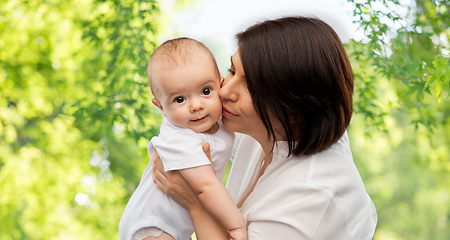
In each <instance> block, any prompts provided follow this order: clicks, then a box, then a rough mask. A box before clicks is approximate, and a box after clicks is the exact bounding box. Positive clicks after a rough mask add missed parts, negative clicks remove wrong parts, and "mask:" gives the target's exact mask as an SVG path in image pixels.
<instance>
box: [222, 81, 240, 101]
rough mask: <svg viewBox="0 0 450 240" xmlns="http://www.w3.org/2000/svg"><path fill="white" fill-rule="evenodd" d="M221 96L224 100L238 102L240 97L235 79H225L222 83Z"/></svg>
mask: <svg viewBox="0 0 450 240" xmlns="http://www.w3.org/2000/svg"><path fill="white" fill-rule="evenodd" d="M219 96H220V98H221V99H223V100H230V101H233V102H236V101H237V100H238V98H239V94H238V93H237V89H236V86H234V84H233V81H230V79H225V80H224V81H223V83H222V88H220V90H219Z"/></svg>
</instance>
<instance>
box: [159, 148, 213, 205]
mask: <svg viewBox="0 0 450 240" xmlns="http://www.w3.org/2000/svg"><path fill="white" fill-rule="evenodd" d="M202 149H203V151H204V152H205V154H206V156H207V157H208V159H209V161H211V153H210V151H209V144H208V143H205V144H203V146H202ZM152 159H153V168H152V177H153V181H154V182H155V183H156V186H158V188H159V189H161V190H162V191H163V192H164V193H166V194H167V195H168V196H169V197H171V198H172V199H173V200H175V201H176V202H177V203H178V204H180V205H181V206H182V207H184V208H186V210H188V211H191V210H193V209H195V208H203V206H202V204H201V203H200V200H199V199H198V197H197V195H196V194H195V192H194V191H193V190H192V188H191V186H190V185H189V184H188V183H187V182H186V180H185V179H184V178H183V176H181V174H180V172H179V171H176V170H174V171H168V172H165V171H164V165H163V164H162V162H161V159H160V158H159V156H158V153H157V152H156V150H155V149H154V150H153V152H152ZM211 166H212V165H211Z"/></svg>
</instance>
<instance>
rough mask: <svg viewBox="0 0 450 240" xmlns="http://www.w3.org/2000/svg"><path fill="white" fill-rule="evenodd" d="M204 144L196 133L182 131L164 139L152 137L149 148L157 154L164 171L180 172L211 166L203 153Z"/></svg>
mask: <svg viewBox="0 0 450 240" xmlns="http://www.w3.org/2000/svg"><path fill="white" fill-rule="evenodd" d="M203 144H204V142H203V141H202V139H201V138H200V136H196V133H194V132H189V131H184V132H179V133H177V134H176V135H172V136H169V137H166V138H164V139H163V138H160V137H154V138H152V140H151V142H150V145H151V146H150V147H149V154H150V156H151V151H150V149H151V147H153V148H155V149H156V151H157V152H158V155H159V157H160V158H161V161H162V162H163V164H164V170H165V171H171V170H180V169H186V168H192V167H198V166H203V165H207V164H211V162H210V161H209V159H208V158H207V157H206V155H205V153H204V152H203V149H202V145H203Z"/></svg>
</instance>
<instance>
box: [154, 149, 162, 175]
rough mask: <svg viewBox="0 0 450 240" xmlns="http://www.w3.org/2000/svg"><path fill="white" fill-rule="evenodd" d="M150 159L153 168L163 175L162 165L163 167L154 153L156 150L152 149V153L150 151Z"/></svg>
mask: <svg viewBox="0 0 450 240" xmlns="http://www.w3.org/2000/svg"><path fill="white" fill-rule="evenodd" d="M152 159H153V164H152V165H153V168H155V167H156V168H157V169H158V170H159V171H160V172H161V173H164V165H163V163H162V161H161V158H160V157H159V155H158V153H157V152H156V149H153V151H152Z"/></svg>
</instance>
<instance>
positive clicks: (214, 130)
mask: <svg viewBox="0 0 450 240" xmlns="http://www.w3.org/2000/svg"><path fill="white" fill-rule="evenodd" d="M217 130H219V124H218V123H214V124H213V125H212V126H211V127H210V128H209V129H208V130H206V131H205V133H209V134H214V133H216V132H217Z"/></svg>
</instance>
